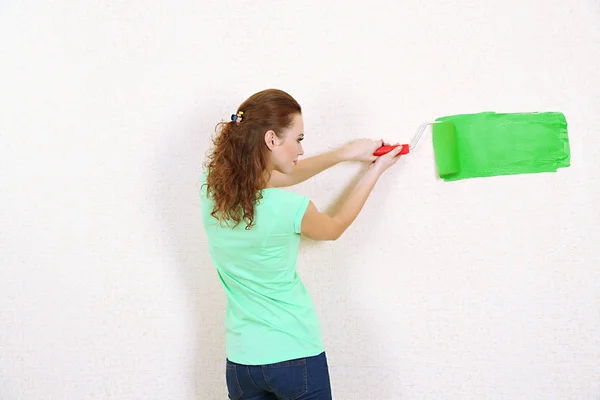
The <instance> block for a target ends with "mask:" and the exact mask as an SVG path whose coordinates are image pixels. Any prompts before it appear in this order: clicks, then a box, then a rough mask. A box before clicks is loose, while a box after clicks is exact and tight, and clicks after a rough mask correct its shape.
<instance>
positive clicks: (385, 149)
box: [373, 144, 410, 156]
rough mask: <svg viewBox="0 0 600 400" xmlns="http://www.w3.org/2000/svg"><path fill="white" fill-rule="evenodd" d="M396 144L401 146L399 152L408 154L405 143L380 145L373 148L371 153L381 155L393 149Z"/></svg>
mask: <svg viewBox="0 0 600 400" xmlns="http://www.w3.org/2000/svg"><path fill="white" fill-rule="evenodd" d="M398 146H402V150H400V154H408V152H409V151H410V150H409V147H408V145H407V144H396V145H393V146H381V147H380V148H378V149H377V150H375V153H373V155H374V156H382V155H384V154H387V153H389V152H390V151H392V150H394V149H395V148H396V147H398Z"/></svg>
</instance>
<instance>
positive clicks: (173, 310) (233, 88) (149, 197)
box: [0, 0, 600, 400]
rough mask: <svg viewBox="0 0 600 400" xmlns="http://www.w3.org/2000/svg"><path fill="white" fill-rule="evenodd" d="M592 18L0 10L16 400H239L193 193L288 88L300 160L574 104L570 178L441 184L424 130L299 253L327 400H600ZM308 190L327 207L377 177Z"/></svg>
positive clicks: (2, 231)
mask: <svg viewBox="0 0 600 400" xmlns="http://www.w3.org/2000/svg"><path fill="white" fill-rule="evenodd" d="M599 20H600V5H599V3H598V2H596V1H591V0H587V1H579V2H565V1H542V0H532V1H527V2H524V1H517V0H504V1H487V2H480V1H469V0H460V1H457V2H447V1H442V0H431V1H426V2H416V1H392V0H389V1H369V2H362V3H355V4H354V5H352V4H351V3H349V2H347V1H345V2H342V1H330V2H321V1H316V0H306V1H294V2H291V1H263V2H249V1H245V2H241V1H230V0H225V1H224V0H219V1H180V2H167V1H159V0H146V1H127V2H117V1H96V2H90V1H87V2H67V1H61V0H58V1H54V2H42V1H37V2H34V1H21V2H17V1H11V0H8V1H3V2H2V5H1V6H0V60H1V62H0V70H1V71H2V73H1V75H0V115H1V117H0V183H1V187H2V195H1V196H0V398H1V399H2V400H17V399H19V400H20V399H24V400H38V399H40V400H41V399H44V400H45V399H56V400H84V399H123V400H132V399H144V400H148V399H161V400H162V399H173V400H175V399H186V400H187V399H190V400H191V399H198V400H200V399H201V400H205V399H211V400H212V399H225V398H226V390H225V381H224V357H225V354H224V351H225V349H224V330H223V321H224V316H223V312H224V306H225V302H224V295H223V292H222V289H221V288H220V286H219V285H220V284H219V281H218V279H217V276H216V273H215V271H214V267H213V265H212V263H211V261H210V258H209V256H208V254H207V246H206V236H205V235H204V232H203V231H202V225H201V220H200V215H199V206H198V183H197V182H198V177H199V174H200V168H201V163H202V162H203V160H204V154H205V152H206V151H207V150H208V149H209V145H210V137H211V135H212V133H213V130H214V127H215V124H216V123H217V122H218V121H220V120H221V119H228V118H229V116H230V115H231V113H233V112H234V111H235V110H236V107H237V105H238V104H239V103H241V102H242V101H243V100H244V99H245V98H246V97H247V96H249V95H250V94H252V93H253V92H255V91H258V90H261V89H264V88H268V87H277V88H281V89H284V90H286V91H288V92H289V93H291V94H292V95H293V96H295V97H296V98H297V99H298V100H299V101H300V103H301V104H302V106H303V108H304V118H305V126H306V140H305V142H304V143H305V150H306V155H307V156H309V155H312V154H316V153H318V152H321V151H324V150H327V149H330V148H334V147H335V146H338V145H340V144H342V143H345V142H346V141H348V140H350V139H353V138H358V137H369V138H375V139H379V138H384V139H386V140H389V141H393V142H396V141H398V142H405V141H408V140H410V139H411V138H412V136H413V134H414V131H415V129H416V128H417V126H418V125H419V124H420V123H421V122H423V121H427V120H430V119H433V118H436V117H439V116H443V115H450V114H458V113H470V112H480V111H498V112H516V111H561V112H564V113H565V115H566V117H567V121H568V123H569V136H570V140H571V151H572V166H571V167H570V168H568V169H563V170H560V171H559V172H558V173H555V174H537V175H521V176H512V177H497V178H489V179H473V180H465V181H460V182H454V183H444V182H442V181H440V180H439V179H437V178H436V176H435V169H434V161H433V150H432V147H431V136H430V133H429V131H427V132H426V134H425V136H424V139H422V140H423V141H422V142H421V143H420V144H419V147H418V148H417V150H416V151H415V152H414V153H413V154H411V155H409V156H407V157H405V158H404V159H402V160H401V162H399V164H398V165H397V166H396V167H395V168H394V169H392V170H390V171H388V173H387V174H386V175H385V176H384V177H383V178H382V179H381V180H380V182H379V184H378V185H377V187H376V188H375V190H374V192H373V194H372V196H371V198H370V199H369V200H368V202H367V204H366V206H365V208H364V211H363V212H362V214H361V215H360V216H359V218H358V219H357V220H356V222H355V224H354V225H352V227H351V228H350V229H349V230H348V231H347V232H346V233H345V234H344V236H342V238H340V240H338V241H336V242H328V243H316V242H311V241H309V240H303V241H302V244H301V246H302V249H301V250H302V251H301V256H300V260H299V272H300V274H301V276H302V277H303V279H304V280H305V282H306V284H307V286H308V287H309V290H310V291H311V293H312V295H313V298H314V300H315V303H316V306H317V308H318V313H319V315H320V317H321V321H322V324H323V329H324V335H325V341H326V345H327V352H328V356H329V362H330V367H331V376H332V384H333V387H334V398H335V399H344V400H364V399H378V400H382V399H390V400H392V399H415V400H417V399H418V400H428V399H444V400H454V399H456V400H469V399H486V400H487V399H507V400H508V399H510V400H515V399H527V400H538V399H539V400H565V399H573V400H598V399H600V313H599V310H600V295H599V293H600V269H599V266H600V256H599V254H600V249H599V243H600V205H599V204H600V185H599V184H598V174H599V173H600V161H599V160H600V139H599V137H600V136H599V135H598V117H597V116H598V111H599V110H600V74H599V72H598V71H599V70H600V25H598V21H599ZM360 168H361V166H360V165H356V164H341V165H338V166H336V167H334V168H332V169H330V170H328V171H326V172H324V173H323V174H322V175H320V176H318V177H316V178H315V179H314V180H312V181H309V182H305V183H303V184H301V185H298V186H297V187H293V188H291V189H290V190H295V191H299V192H301V193H304V194H307V195H308V196H310V197H311V199H312V200H313V201H314V202H315V203H316V204H317V205H318V206H319V207H320V208H322V209H326V208H328V207H331V206H332V205H335V204H336V202H338V201H339V199H340V197H341V196H343V193H344V191H345V190H346V189H347V188H348V186H349V185H350V184H351V183H352V181H353V180H354V179H355V178H356V176H357V174H358V173H359V172H360Z"/></svg>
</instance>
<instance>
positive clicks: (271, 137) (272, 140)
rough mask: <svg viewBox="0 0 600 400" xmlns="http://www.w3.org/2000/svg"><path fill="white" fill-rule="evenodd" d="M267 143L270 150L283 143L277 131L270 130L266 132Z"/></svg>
mask: <svg viewBox="0 0 600 400" xmlns="http://www.w3.org/2000/svg"><path fill="white" fill-rule="evenodd" d="M265 143H266V145H267V147H268V148H269V150H271V151H273V149H274V148H275V147H277V146H279V145H280V144H281V139H279V137H278V136H277V135H276V134H275V131H273V130H268V131H266V132H265Z"/></svg>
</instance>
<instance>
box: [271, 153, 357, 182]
mask: <svg viewBox="0 0 600 400" xmlns="http://www.w3.org/2000/svg"><path fill="white" fill-rule="evenodd" d="M342 161H345V157H344V154H343V152H342V149H341V148H340V149H336V150H332V151H328V152H326V153H323V154H319V155H316V156H313V157H309V158H305V159H303V160H300V161H298V164H296V166H295V167H294V171H293V172H292V173H291V174H282V173H281V172H279V171H273V172H272V174H271V179H270V180H269V185H271V186H273V187H284V186H293V185H297V184H298V183H300V182H304V181H305V180H307V179H309V178H312V177H313V176H315V175H317V174H319V173H321V172H323V171H324V170H326V169H327V168H331V167H333V166H334V165H336V164H338V163H340V162H342Z"/></svg>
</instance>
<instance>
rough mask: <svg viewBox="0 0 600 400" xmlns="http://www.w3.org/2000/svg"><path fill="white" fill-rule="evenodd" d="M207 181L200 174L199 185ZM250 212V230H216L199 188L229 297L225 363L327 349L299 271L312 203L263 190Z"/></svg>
mask: <svg viewBox="0 0 600 400" xmlns="http://www.w3.org/2000/svg"><path fill="white" fill-rule="evenodd" d="M204 183H205V175H203V179H202V180H201V184H202V185H204ZM262 194H263V198H262V199H261V200H260V203H259V204H258V205H256V207H255V212H254V222H255V226H254V227H252V229H250V230H247V229H245V228H246V224H245V223H244V222H243V221H242V222H241V223H240V224H239V225H238V226H237V227H235V228H231V226H233V224H232V223H229V225H226V224H225V223H222V224H219V222H218V221H217V220H216V219H214V218H213V217H212V216H211V215H210V213H211V211H212V208H213V202H212V201H211V199H209V198H207V196H206V187H205V186H202V187H201V196H200V200H201V202H200V203H201V210H202V219H203V224H204V229H205V231H206V234H207V236H208V243H209V252H210V256H211V258H212V260H213V262H214V264H215V266H216V268H217V273H218V275H219V279H220V281H221V284H222V285H223V288H224V289H225V294H226V298H227V309H226V313H225V325H226V335H225V338H226V348H227V358H229V360H231V361H233V362H237V363H240V364H247V365H260V364H270V363H275V362H280V361H286V360H290V359H295V358H301V357H310V356H315V355H318V354H320V353H321V352H323V351H324V345H323V341H322V335H321V326H320V324H319V320H318V318H317V315H316V312H315V309H314V305H313V302H312V299H311V297H310V296H309V294H308V291H307V290H306V287H305V286H304V284H303V282H302V280H301V279H300V277H299V276H298V274H297V272H296V260H297V258H298V245H299V243H300V236H301V234H300V224H301V221H302V217H303V215H304V212H305V211H306V208H307V206H308V203H309V200H308V198H307V197H305V196H302V195H299V194H296V193H293V192H290V191H286V190H283V189H280V188H267V189H264V190H263V191H262Z"/></svg>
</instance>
